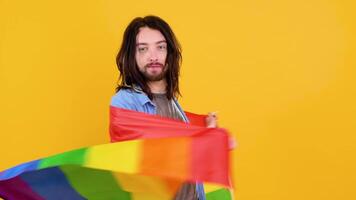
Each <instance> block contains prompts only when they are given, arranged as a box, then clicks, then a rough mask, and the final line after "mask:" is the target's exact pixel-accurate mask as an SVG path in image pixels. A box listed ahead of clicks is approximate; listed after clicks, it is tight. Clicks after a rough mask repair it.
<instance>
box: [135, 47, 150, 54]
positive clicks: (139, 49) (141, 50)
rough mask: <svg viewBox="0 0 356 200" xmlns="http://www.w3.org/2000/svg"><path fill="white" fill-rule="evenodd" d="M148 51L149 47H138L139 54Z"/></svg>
mask: <svg viewBox="0 0 356 200" xmlns="http://www.w3.org/2000/svg"><path fill="white" fill-rule="evenodd" d="M147 49H148V48H147V47H138V48H137V50H138V52H140V53H142V52H145V51H147Z"/></svg>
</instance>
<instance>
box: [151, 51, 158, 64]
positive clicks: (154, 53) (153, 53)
mask: <svg viewBox="0 0 356 200" xmlns="http://www.w3.org/2000/svg"><path fill="white" fill-rule="evenodd" d="M149 59H150V62H157V61H158V56H157V52H156V51H155V50H151V51H150V55H149Z"/></svg>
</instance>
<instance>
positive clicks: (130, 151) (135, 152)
mask: <svg viewBox="0 0 356 200" xmlns="http://www.w3.org/2000/svg"><path fill="white" fill-rule="evenodd" d="M141 143H142V141H140V140H131V141H126V142H116V143H112V144H105V145H98V146H94V147H92V148H90V149H89V150H88V154H87V158H86V160H87V161H86V163H85V166H87V167H93V168H97V169H106V170H112V171H116V172H122V173H138V169H139V164H140V161H141V146H142V144H141Z"/></svg>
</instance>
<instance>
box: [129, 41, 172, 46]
mask: <svg viewBox="0 0 356 200" xmlns="http://www.w3.org/2000/svg"><path fill="white" fill-rule="evenodd" d="M161 43H167V41H166V40H161V41H158V42H156V44H161ZM138 45H148V43H145V42H140V43H137V44H136V46H138Z"/></svg>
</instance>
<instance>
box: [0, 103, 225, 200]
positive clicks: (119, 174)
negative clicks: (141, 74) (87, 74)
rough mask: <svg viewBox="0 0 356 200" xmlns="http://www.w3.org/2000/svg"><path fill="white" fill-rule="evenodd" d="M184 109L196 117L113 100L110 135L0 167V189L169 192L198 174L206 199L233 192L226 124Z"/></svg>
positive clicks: (61, 195) (118, 194)
mask: <svg viewBox="0 0 356 200" xmlns="http://www.w3.org/2000/svg"><path fill="white" fill-rule="evenodd" d="M188 116H189V117H190V118H191V121H195V122H198V123H195V124H186V123H183V122H179V121H174V120H171V119H166V118H161V117H158V116H155V115H149V114H145V113H139V112H135V111H130V110H125V109H120V108H115V107H111V108H110V136H111V141H112V142H113V143H109V144H101V145H95V146H90V147H86V148H81V149H76V150H72V151H68V152H65V153H60V154H57V155H54V156H50V157H47V158H43V159H39V160H35V161H31V162H27V163H24V164H21V165H18V166H15V167H13V168H10V169H8V170H5V171H3V172H0V197H2V198H4V199H9V200H10V199H15V200H17V199H19V200H21V199H29V200H31V199H34V200H37V199H38V200H42V199H49V200H52V199H73V200H77V199H78V200H79V199H122V200H131V199H132V200H151V199H152V200H153V199H162V200H164V199H167V200H170V199H172V198H173V197H174V194H175V192H176V191H177V189H178V187H179V186H180V185H181V184H182V183H183V182H196V181H198V182H202V183H204V184H205V185H206V192H208V194H207V199H211V200H213V199H219V200H224V199H231V196H230V195H229V191H228V189H227V188H229V187H230V183H229V177H228V176H229V155H228V154H229V150H228V133H227V131H226V130H224V129H220V128H205V127H203V126H199V125H197V124H199V123H203V122H202V116H199V115H195V114H192V113H191V114H189V115H188ZM192 119H193V120H192ZM212 185H215V187H213V186H212ZM210 186H211V187H210Z"/></svg>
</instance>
